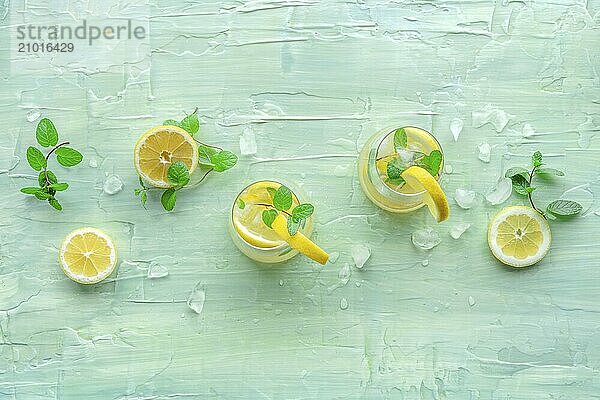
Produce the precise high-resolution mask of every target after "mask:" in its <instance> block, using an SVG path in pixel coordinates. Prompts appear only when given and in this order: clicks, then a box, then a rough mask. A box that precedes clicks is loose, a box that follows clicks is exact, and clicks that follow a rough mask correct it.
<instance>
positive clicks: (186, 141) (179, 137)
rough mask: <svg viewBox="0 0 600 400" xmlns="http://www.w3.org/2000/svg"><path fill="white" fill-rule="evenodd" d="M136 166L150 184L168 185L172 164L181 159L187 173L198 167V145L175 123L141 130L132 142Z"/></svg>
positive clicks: (170, 185)
mask: <svg viewBox="0 0 600 400" xmlns="http://www.w3.org/2000/svg"><path fill="white" fill-rule="evenodd" d="M133 160H134V163H135V169H136V170H137V172H138V174H139V175H140V176H141V177H142V178H143V179H144V180H145V181H147V182H148V183H149V184H150V185H152V186H156V187H161V188H168V187H172V186H173V184H172V183H171V182H169V180H168V179H167V172H168V170H169V167H170V166H171V164H172V163H174V162H176V161H181V162H183V163H184V164H185V165H186V166H187V168H188V170H189V172H190V174H192V172H194V170H195V169H196V167H197V166H198V146H197V145H196V143H195V142H194V139H193V138H192V136H191V135H190V134H189V133H187V131H185V130H183V129H181V128H179V127H177V126H171V125H169V126H162V125H161V126H157V127H154V128H152V129H150V130H149V131H148V132H146V133H144V134H143V135H142V137H140V138H139V140H138V141H137V143H136V144H135V149H134V153H133Z"/></svg>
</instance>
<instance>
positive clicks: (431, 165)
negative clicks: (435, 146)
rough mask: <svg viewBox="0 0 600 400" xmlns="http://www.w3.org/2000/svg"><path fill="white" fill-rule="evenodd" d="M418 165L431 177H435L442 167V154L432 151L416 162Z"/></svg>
mask: <svg viewBox="0 0 600 400" xmlns="http://www.w3.org/2000/svg"><path fill="white" fill-rule="evenodd" d="M418 165H419V166H420V167H422V168H424V169H425V170H427V172H429V173H430V174H431V175H432V176H434V177H436V176H437V175H438V173H439V172H440V167H441V165H442V152H441V151H439V150H433V151H432V152H431V153H429V155H425V156H423V157H422V158H421V159H420V160H419V161H418Z"/></svg>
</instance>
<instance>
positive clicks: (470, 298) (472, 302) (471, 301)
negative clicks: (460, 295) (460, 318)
mask: <svg viewBox="0 0 600 400" xmlns="http://www.w3.org/2000/svg"><path fill="white" fill-rule="evenodd" d="M467 301H468V302H469V306H470V307H473V306H474V305H475V299H474V298H473V296H469V298H468V299H467Z"/></svg>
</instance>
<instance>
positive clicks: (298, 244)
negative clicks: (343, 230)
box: [272, 214, 329, 265]
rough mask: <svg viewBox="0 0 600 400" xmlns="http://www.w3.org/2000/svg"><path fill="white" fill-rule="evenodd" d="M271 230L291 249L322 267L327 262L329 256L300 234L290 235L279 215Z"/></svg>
mask: <svg viewBox="0 0 600 400" xmlns="http://www.w3.org/2000/svg"><path fill="white" fill-rule="evenodd" d="M272 228H273V230H274V231H275V233H277V235H279V236H280V237H281V239H283V240H285V241H286V242H288V244H289V245H290V246H291V247H292V248H293V249H296V250H298V251H299V252H300V253H302V254H304V255H305V256H307V257H308V258H310V259H312V260H315V261H316V262H318V263H319V264H323V265H324V264H325V263H327V260H329V254H327V253H326V252H325V251H324V250H323V249H322V248H320V247H319V246H317V245H316V244H315V243H314V242H313V241H312V240H310V239H309V238H307V237H306V236H304V235H303V234H302V233H300V232H296V234H295V235H293V236H292V235H290V234H289V232H288V229H287V219H286V218H285V217H284V216H282V215H281V214H280V215H278V216H277V218H275V221H273V224H272Z"/></svg>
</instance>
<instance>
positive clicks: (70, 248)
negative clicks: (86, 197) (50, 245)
mask: <svg viewBox="0 0 600 400" xmlns="http://www.w3.org/2000/svg"><path fill="white" fill-rule="evenodd" d="M59 258H60V263H61V266H62V269H63V271H64V273H65V274H66V275H67V276H68V277H69V278H71V279H72V280H74V281H76V282H79V283H84V284H90V283H97V282H100V281H101V280H103V279H104V278H106V277H107V276H109V275H110V274H111V273H112V271H113V269H114V267H115V264H116V260H117V253H116V249H115V246H114V244H113V242H112V240H111V238H110V237H109V236H108V235H107V234H105V233H104V232H102V231H101V230H99V229H96V228H90V227H86V228H80V229H77V230H75V231H73V232H71V233H70V234H69V235H67V237H66V238H65V240H64V241H63V243H62V246H61V248H60V253H59Z"/></svg>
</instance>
